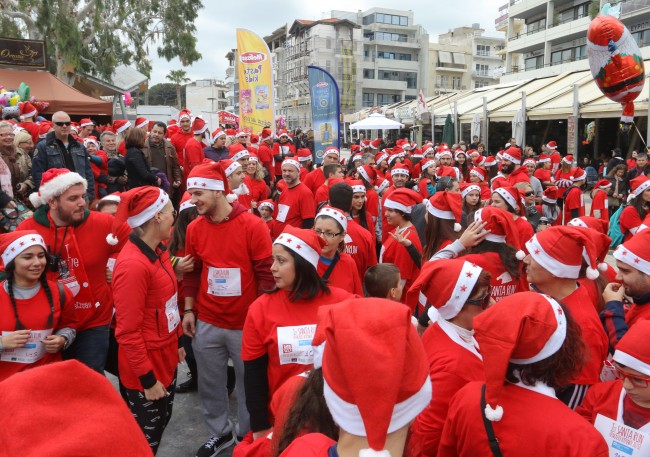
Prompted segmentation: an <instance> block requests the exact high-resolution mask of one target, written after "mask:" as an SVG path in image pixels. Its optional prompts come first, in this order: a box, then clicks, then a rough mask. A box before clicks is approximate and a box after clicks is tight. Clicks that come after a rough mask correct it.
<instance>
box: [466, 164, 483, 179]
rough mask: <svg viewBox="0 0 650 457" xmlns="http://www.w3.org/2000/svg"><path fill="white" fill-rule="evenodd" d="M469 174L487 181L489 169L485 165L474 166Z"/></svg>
mask: <svg viewBox="0 0 650 457" xmlns="http://www.w3.org/2000/svg"><path fill="white" fill-rule="evenodd" d="M469 175H470V176H476V177H477V178H478V179H480V180H481V181H485V177H486V176H487V170H486V169H485V168H483V167H478V166H474V168H472V169H471V170H470V171H469Z"/></svg>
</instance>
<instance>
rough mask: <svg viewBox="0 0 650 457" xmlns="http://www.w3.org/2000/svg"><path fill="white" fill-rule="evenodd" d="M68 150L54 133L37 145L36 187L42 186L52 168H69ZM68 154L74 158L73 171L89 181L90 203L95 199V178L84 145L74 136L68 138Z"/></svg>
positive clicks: (34, 172) (35, 161)
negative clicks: (45, 173) (42, 181)
mask: <svg viewBox="0 0 650 457" xmlns="http://www.w3.org/2000/svg"><path fill="white" fill-rule="evenodd" d="M65 151H66V149H65V146H64V145H63V143H62V142H61V141H59V140H57V139H56V137H55V136H54V132H50V133H48V134H47V136H46V137H45V139H44V140H42V141H40V142H39V143H38V144H37V145H36V150H35V151H34V159H33V160H32V177H33V178H34V184H35V185H36V187H37V188H38V187H40V185H41V176H42V175H43V172H45V171H47V170H49V169H50V168H69V167H67V166H66V162H65V157H64V153H65ZM67 152H68V153H69V154H70V156H71V157H72V163H73V164H74V169H73V170H71V171H74V172H77V173H79V174H80V175H81V176H83V177H84V178H86V181H88V192H87V195H88V201H92V200H94V199H95V178H94V177H93V170H92V168H91V167H90V158H89V156H88V153H87V152H86V148H85V147H84V145H83V144H81V143H80V142H78V141H77V140H75V139H74V138H73V137H72V135H70V136H68V148H67Z"/></svg>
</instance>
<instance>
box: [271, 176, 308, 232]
mask: <svg viewBox="0 0 650 457" xmlns="http://www.w3.org/2000/svg"><path fill="white" fill-rule="evenodd" d="M276 214H277V215H276V216H275V219H276V220H277V221H278V222H280V223H282V224H284V225H292V226H294V227H298V228H300V227H302V221H303V220H304V219H313V218H314V217H316V205H315V204H314V195H313V194H312V193H311V191H310V190H309V189H308V188H307V187H306V186H305V185H304V184H303V183H300V184H298V185H297V186H294V187H292V188H290V189H286V190H285V191H284V192H282V193H281V194H280V198H279V199H278V205H277V207H276Z"/></svg>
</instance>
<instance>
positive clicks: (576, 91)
mask: <svg viewBox="0 0 650 457" xmlns="http://www.w3.org/2000/svg"><path fill="white" fill-rule="evenodd" d="M579 117H580V87H579V86H578V85H577V84H574V85H573V145H572V146H573V159H574V160H575V163H576V166H577V164H579V163H580V161H579V160H578V144H579V143H578V138H579V137H578V118H579ZM567 128H569V125H568V124H567ZM567 133H568V132H567Z"/></svg>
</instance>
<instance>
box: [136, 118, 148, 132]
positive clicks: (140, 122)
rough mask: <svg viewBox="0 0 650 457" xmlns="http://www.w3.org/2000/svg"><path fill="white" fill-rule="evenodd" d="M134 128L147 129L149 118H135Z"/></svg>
mask: <svg viewBox="0 0 650 457" xmlns="http://www.w3.org/2000/svg"><path fill="white" fill-rule="evenodd" d="M135 128H136V129H144V130H146V131H149V119H147V118H145V117H137V118H136V119H135Z"/></svg>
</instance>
